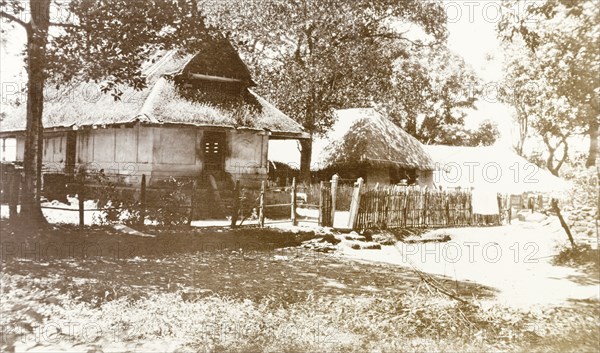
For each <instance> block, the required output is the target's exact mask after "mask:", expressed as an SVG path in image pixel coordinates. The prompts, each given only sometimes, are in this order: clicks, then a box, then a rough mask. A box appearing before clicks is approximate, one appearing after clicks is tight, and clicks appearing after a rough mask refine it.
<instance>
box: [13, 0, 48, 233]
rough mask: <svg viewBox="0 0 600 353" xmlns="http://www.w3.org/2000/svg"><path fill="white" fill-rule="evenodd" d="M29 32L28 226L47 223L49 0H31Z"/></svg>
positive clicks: (23, 210)
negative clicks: (45, 117)
mask: <svg viewBox="0 0 600 353" xmlns="http://www.w3.org/2000/svg"><path fill="white" fill-rule="evenodd" d="M30 7H31V14H30V15H31V22H30V25H29V28H28V31H27V76H28V87H27V128H26V129H27V130H26V133H25V156H24V158H23V172H24V174H25V175H24V182H23V197H22V202H21V212H20V214H19V217H20V218H21V219H22V220H23V221H24V222H27V224H29V225H40V224H43V223H45V219H44V215H43V214H42V210H41V208H40V194H41V188H42V148H43V141H44V140H43V126H42V112H43V109H44V83H45V80H46V78H45V75H46V74H45V66H46V44H47V41H48V27H49V23H50V17H49V16H50V0H31V1H30Z"/></svg>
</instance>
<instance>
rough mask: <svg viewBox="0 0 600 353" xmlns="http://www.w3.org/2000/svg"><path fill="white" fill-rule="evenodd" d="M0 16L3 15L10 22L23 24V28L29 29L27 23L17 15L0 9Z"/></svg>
mask: <svg viewBox="0 0 600 353" xmlns="http://www.w3.org/2000/svg"><path fill="white" fill-rule="evenodd" d="M0 17H4V18H6V19H8V20H10V21H12V22H15V23H18V24H19V25H21V26H23V28H25V29H27V30H29V23H27V22H25V21H23V20H21V19H20V18H18V17H17V16H14V15H11V14H9V13H6V12H4V11H0Z"/></svg>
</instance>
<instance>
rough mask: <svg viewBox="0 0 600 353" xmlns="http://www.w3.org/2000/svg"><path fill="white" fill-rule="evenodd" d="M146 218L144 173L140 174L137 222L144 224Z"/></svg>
mask: <svg viewBox="0 0 600 353" xmlns="http://www.w3.org/2000/svg"><path fill="white" fill-rule="evenodd" d="M145 220H146V174H142V185H141V186H140V220H139V224H140V225H142V226H143V225H144V221H145Z"/></svg>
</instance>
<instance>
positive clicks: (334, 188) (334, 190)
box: [331, 174, 340, 227]
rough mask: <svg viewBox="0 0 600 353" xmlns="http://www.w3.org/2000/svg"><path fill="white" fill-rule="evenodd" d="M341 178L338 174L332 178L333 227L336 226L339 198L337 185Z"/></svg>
mask: <svg viewBox="0 0 600 353" xmlns="http://www.w3.org/2000/svg"><path fill="white" fill-rule="evenodd" d="M339 178H340V177H339V176H338V175H337V174H334V175H333V177H331V226H332V227H333V226H334V224H335V199H336V197H337V185H338V179H339Z"/></svg>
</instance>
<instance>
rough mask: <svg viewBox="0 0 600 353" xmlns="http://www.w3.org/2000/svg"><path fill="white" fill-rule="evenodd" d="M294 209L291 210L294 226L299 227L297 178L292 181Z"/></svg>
mask: <svg viewBox="0 0 600 353" xmlns="http://www.w3.org/2000/svg"><path fill="white" fill-rule="evenodd" d="M291 196H292V209H291V216H292V225H294V226H297V225H298V220H297V219H296V178H295V177H294V178H293V179H292V195H291Z"/></svg>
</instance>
